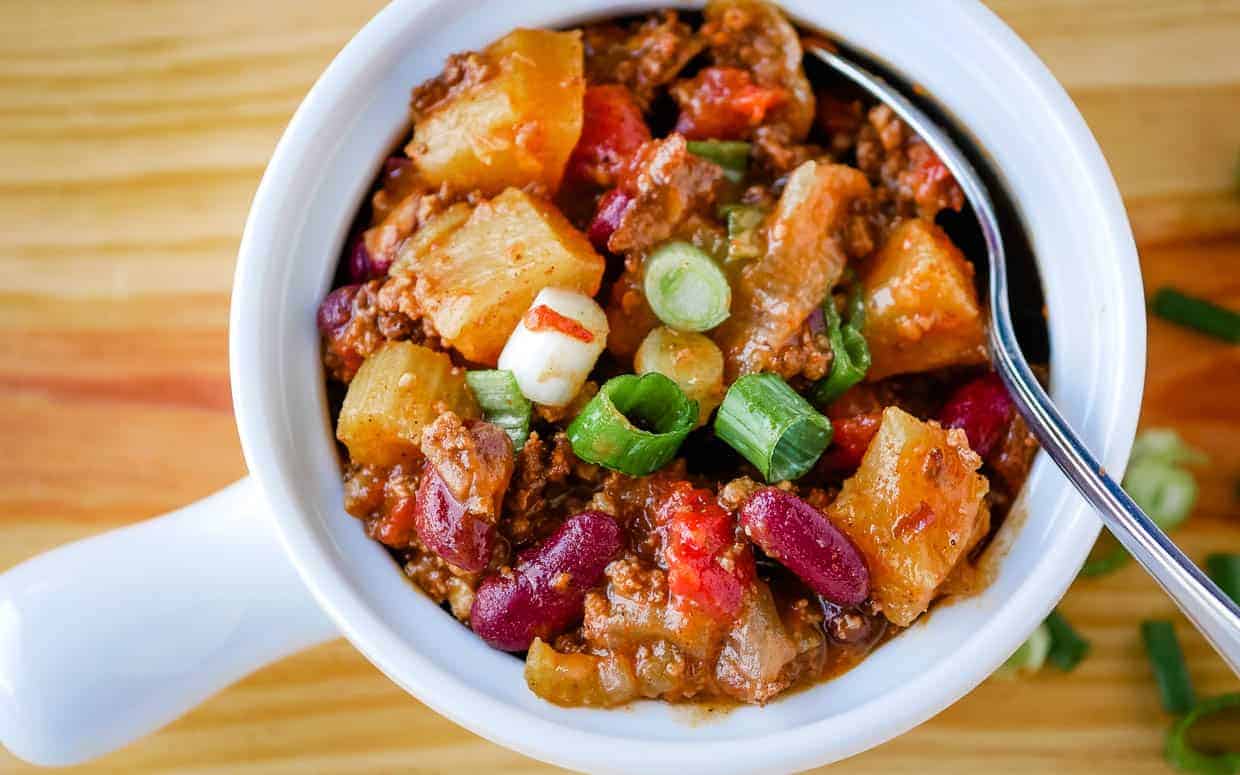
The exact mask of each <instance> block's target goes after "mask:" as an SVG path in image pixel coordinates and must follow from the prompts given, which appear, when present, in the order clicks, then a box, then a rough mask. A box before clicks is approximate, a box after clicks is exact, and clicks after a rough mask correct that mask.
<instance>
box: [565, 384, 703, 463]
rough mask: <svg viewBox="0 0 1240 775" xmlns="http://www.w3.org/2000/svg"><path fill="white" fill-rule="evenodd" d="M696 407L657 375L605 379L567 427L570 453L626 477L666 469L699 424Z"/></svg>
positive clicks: (677, 389)
mask: <svg viewBox="0 0 1240 775" xmlns="http://www.w3.org/2000/svg"><path fill="white" fill-rule="evenodd" d="M697 419H698V405H697V402H696V401H691V400H690V399H688V398H686V397H685V394H684V393H683V392H681V390H680V388H678V387H677V386H676V383H675V382H673V381H672V380H670V379H668V378H667V377H665V376H663V375H662V374H659V373H657V372H651V373H649V374H643V375H642V376H640V377H639V376H636V375H634V374H625V375H624V376H621V377H615V378H613V379H609V380H607V383H606V384H605V385H603V387H602V388H600V389H599V391H598V395H596V396H595V397H594V398H592V399H591V400H590V403H588V404H586V408H585V409H582V410H581V414H579V415H577V417H576V419H574V420H573V421H572V422H571V423H570V424H569V426H568V440H569V442H570V443H571V444H572V445H573V452H575V453H576V455H577V457H579V458H581V459H582V460H584V461H586V462H587V463H597V464H598V465H601V466H606V467H607V468H610V469H612V470H613V471H619V472H621V473H625V474H628V475H630V476H645V475H646V474H649V473H653V472H655V471H657V470H659V469H660V468H662V467H663V466H665V465H667V463H668V461H670V460H671V459H672V458H673V457H675V455H676V450H678V449H680V444H681V442H683V441H684V440H685V436H688V435H689V431H691V430H693V428H694V426H696V425H697Z"/></svg>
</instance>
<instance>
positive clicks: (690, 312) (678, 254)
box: [643, 241, 732, 331]
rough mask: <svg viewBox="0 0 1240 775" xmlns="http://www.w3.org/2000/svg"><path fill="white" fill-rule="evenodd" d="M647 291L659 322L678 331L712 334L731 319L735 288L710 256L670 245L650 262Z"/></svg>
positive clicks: (678, 244)
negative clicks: (709, 332)
mask: <svg viewBox="0 0 1240 775" xmlns="http://www.w3.org/2000/svg"><path fill="white" fill-rule="evenodd" d="M643 273H644V274H645V278H644V280H643V289H644V290H645V292H646V300H647V301H648V302H650V308H651V309H653V310H654V314H655V315H657V316H658V318H659V320H661V321H663V322H664V323H665V324H667V325H668V326H671V327H672V328H674V329H676V330H677V331H708V330H710V329H712V328H714V327H715V326H717V325H719V324H720V323H722V322H723V321H724V320H726V319H727V317H728V311H729V309H730V308H731V306H732V288H731V286H729V285H728V278H727V277H726V276H725V275H724V274H723V270H722V269H720V268H719V265H718V264H716V263H715V262H714V261H712V260H711V258H710V256H708V255H706V254H705V253H703V252H702V251H701V250H698V249H697V248H696V247H694V246H693V245H690V244H689V243H688V242H679V241H674V242H667V243H664V244H663V245H661V246H659V247H658V248H657V249H656V250H655V251H654V252H653V253H651V254H650V256H649V257H648V258H647V259H646V262H645V265H644V266H643Z"/></svg>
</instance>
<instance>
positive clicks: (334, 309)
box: [316, 285, 362, 337]
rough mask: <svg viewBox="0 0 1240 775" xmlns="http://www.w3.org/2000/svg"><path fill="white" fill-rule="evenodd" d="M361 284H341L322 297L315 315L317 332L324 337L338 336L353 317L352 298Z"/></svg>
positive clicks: (355, 295)
mask: <svg viewBox="0 0 1240 775" xmlns="http://www.w3.org/2000/svg"><path fill="white" fill-rule="evenodd" d="M361 287H362V286H361V285H343V286H341V287H339V288H337V289H336V290H334V291H332V292H331V293H329V294H327V297H326V298H325V299H323V301H322V303H320V304H319V312H318V315H317V316H316V319H317V321H318V325H319V333H321V334H322V335H323V336H326V337H335V336H339V335H340V332H341V330H343V329H344V327H345V326H347V325H348V324H349V321H350V320H352V319H353V299H355V298H356V297H357V292H358V290H359V289H360V288H361Z"/></svg>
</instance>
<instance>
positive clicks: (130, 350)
mask: <svg viewBox="0 0 1240 775" xmlns="http://www.w3.org/2000/svg"><path fill="white" fill-rule="evenodd" d="M380 2H381V0H363V1H362V2H358V1H357V0H351V1H349V2H344V1H342V0H337V1H336V2H330V1H329V0H268V1H267V2H253V0H249V1H246V0H199V1H198V2H193V1H192V0H183V1H182V0H163V2H157V3H156V2H148V1H146V0H94V1H93V2H84V1H83V0H40V2H17V1H16V0H13V1H11V2H6V3H3V4H0V330H2V334H0V361H2V362H3V364H4V365H3V369H2V372H0V416H3V417H4V418H5V422H4V423H3V425H2V426H0V428H2V430H0V442H2V444H0V446H3V448H4V449H6V450H7V456H6V461H5V464H4V465H3V467H2V468H0V536H2V538H3V540H0V569H3V568H8V567H11V566H12V565H14V564H16V563H18V562H20V561H21V560H24V559H26V558H27V557H30V556H32V555H34V554H36V553H38V552H41V551H43V550H46V549H50V548H52V547H54V546H57V545H58V544H62V543H65V542H67V541H71V540H73V539H77V538H81V537H84V536H89V535H92V534H95V533H98V532H100V531H102V530H105V529H108V528H111V527H114V526H117V525H123V524H126V523H129V522H132V521H135V520H140V519H144V518H147V517H152V516H155V515H157V514H160V513H162V512H165V511H167V510H169V509H172V508H174V507H176V506H178V505H180V504H184V503H186V502H188V501H191V500H194V499H196V498H199V497H201V496H204V495H206V494H208V493H210V492H212V491H213V490H215V489H217V488H219V487H221V486H223V485H225V484H227V483H229V482H231V481H233V480H234V479H236V478H238V477H240V476H242V475H243V474H244V473H245V468H244V464H243V462H242V459H241V453H240V448H239V445H238V442H237V436H236V431H235V429H234V426H233V419H232V414H231V409H230V399H229V387H228V364H227V345H226V331H225V328H226V323H227V312H228V294H229V285H230V282H231V278H232V268H233V261H234V256H235V254H236V249H237V244H238V240H239V238H240V236H241V229H242V223H243V220H244V217H245V213H246V210H247V208H248V206H249V201H250V198H251V196H252V194H253V192H254V188H255V186H256V185H257V183H258V179H259V176H260V174H261V173H262V170H263V165H264V164H265V162H266V161H267V158H268V155H269V154H270V153H271V150H272V148H273V146H274V144H275V142H276V140H277V138H278V137H279V135H280V132H281V131H282V130H283V128H284V125H285V123H286V122H287V120H288V118H289V116H290V115H291V114H292V111H293V110H294V108H295V107H296V106H297V103H298V101H299V100H300V99H301V98H302V96H303V95H304V93H305V92H306V90H307V89H308V88H309V86H310V84H311V83H312V82H313V80H314V78H315V77H316V76H317V75H318V73H319V72H320V71H321V70H322V69H323V67H324V66H325V65H326V64H327V63H328V61H329V60H330V59H331V57H332V56H333V55H334V54H335V53H336V51H337V50H338V49H339V48H340V46H341V45H343V43H344V42H345V41H346V40H347V39H348V38H349V36H350V35H351V34H352V33H353V32H354V31H355V30H356V29H357V28H358V27H359V26H360V25H361V24H362V23H363V22H364V21H365V20H366V19H367V18H368V17H369V16H370V15H371V14H372V13H373V12H374V11H375V10H376V9H377V8H378V7H379V5H380ZM994 5H995V7H996V10H997V11H998V12H999V13H1000V14H1001V15H1002V16H1003V17H1004V18H1005V19H1006V20H1007V21H1008V22H1009V23H1010V24H1011V25H1012V26H1013V27H1014V28H1015V29H1016V30H1017V32H1019V33H1020V34H1021V35H1022V36H1023V37H1024V38H1025V39H1026V40H1027V41H1028V42H1029V43H1030V45H1032V47H1033V48H1034V49H1035V50H1036V51H1037V52H1038V53H1039V54H1040V55H1041V56H1042V57H1043V58H1044V59H1045V60H1046V62H1047V63H1048V64H1049V65H1050V67H1051V69H1052V70H1054V71H1055V73H1056V75H1057V76H1058V77H1059V78H1060V79H1061V80H1062V81H1063V83H1064V84H1065V85H1066V86H1067V87H1068V89H1069V91H1070V92H1071V93H1072V96H1073V98H1074V99H1075V100H1076V102H1077V104H1078V105H1079V106H1080V108H1081V110H1082V112H1083V113H1084V115H1085V117H1086V118H1087V119H1088V121H1089V123H1090V125H1091V126H1092V127H1093V130H1094V132H1095V133H1096V134H1097V136H1098V139H1099V141H1100V142H1101V144H1102V147H1103V150H1104V151H1105V152H1106V155H1107V158H1108V159H1109V161H1110V163H1111V165H1112V168H1113V169H1114V172H1115V176H1116V178H1117V179H1118V181H1119V184H1120V188H1121V189H1122V190H1123V194H1124V196H1125V200H1126V202H1127V203H1128V206H1129V210H1130V213H1131V216H1132V221H1133V228H1134V230H1135V232H1136V234H1137V236H1138V240H1139V243H1140V246H1141V259H1142V268H1143V271H1144V276H1145V282H1146V286H1147V288H1152V287H1157V286H1159V285H1162V284H1166V283H1174V284H1176V285H1178V286H1180V287H1182V288H1184V289H1186V290H1188V291H1190V292H1195V293H1199V294H1202V295H1204V296H1207V297H1210V298H1213V299H1215V300H1217V301H1219V302H1222V303H1226V304H1229V305H1231V306H1232V307H1240V193H1238V192H1237V186H1238V185H1240V181H1237V175H1238V174H1240V169H1238V164H1240V43H1237V41H1240V2H1237V1H1236V0H1229V1H1227V2H1222V1H1216V2H1210V1H1209V0H1098V1H1097V2H1080V1H1077V0H1002V2H997V3H995V4H994ZM1149 363H1150V369H1149V377H1148V379H1147V383H1146V388H1145V391H1146V392H1145V396H1146V401H1145V409H1144V415H1143V422H1144V424H1146V425H1170V426H1173V427H1175V428H1177V429H1179V430H1180V431H1181V432H1182V433H1183V435H1184V436H1185V437H1187V438H1188V439H1189V440H1190V441H1191V442H1192V443H1194V444H1196V445H1197V446H1199V447H1201V448H1202V449H1204V450H1206V451H1207V452H1208V453H1209V455H1210V457H1211V463H1210V464H1209V465H1208V466H1207V467H1205V468H1204V469H1202V470H1201V471H1200V481H1201V484H1202V497H1201V501H1200V504H1199V506H1198V508H1197V510H1196V513H1195V514H1194V516H1193V517H1192V519H1191V520H1190V522H1189V524H1188V525H1187V526H1186V527H1185V528H1183V529H1182V530H1181V531H1180V532H1179V533H1178V534H1177V538H1178V539H1179V540H1180V541H1181V542H1182V544H1183V545H1184V547H1185V548H1186V550H1187V551H1188V552H1189V554H1190V555H1191V556H1193V557H1196V558H1201V557H1202V556H1203V555H1204V554H1205V553H1206V552H1207V551H1210V550H1229V551H1240V492H1238V491H1237V481H1238V480H1240V402H1238V401H1237V398H1236V396H1237V393H1238V392H1240V348H1238V347H1235V346H1228V345H1225V344H1222V343H1218V342H1214V341H1211V340H1207V339H1205V338H1202V337H1200V336H1197V335H1195V334H1192V333H1189V332H1185V331H1182V330H1178V329H1175V328H1172V327H1171V326H1169V325H1166V324H1164V323H1161V322H1158V321H1155V322H1153V323H1151V325H1150V348H1149ZM187 450H192V451H191V453H190V454H188V455H187V454H185V452H186V451H187ZM1063 608H1064V610H1065V611H1066V613H1067V615H1068V616H1069V617H1070V618H1071V619H1072V620H1073V621H1074V622H1075V623H1077V624H1078V626H1079V627H1080V629H1081V630H1082V631H1083V632H1084V634H1085V635H1086V636H1088V637H1089V638H1090V639H1091V640H1092V641H1093V643H1094V651H1093V653H1092V655H1091V656H1090V657H1089V659H1088V660H1087V661H1086V662H1085V663H1084V664H1083V665H1082V666H1081V668H1080V669H1079V670H1077V671H1076V672H1075V673H1073V674H1071V675H1067V676H1065V675H1058V674H1055V673H1053V672H1050V673H1047V674H1045V675H1041V676H1038V677H1036V678H1034V679H1032V680H1028V681H1024V682H1019V683H1000V682H996V681H990V682H987V683H986V684H983V685H982V686H981V687H979V688H978V689H977V690H976V691H974V692H973V693H972V694H971V695H969V696H968V697H967V698H966V699H964V700H962V701H961V702H959V703H958V704H956V705H955V706H953V707H952V708H950V709H949V710H947V711H945V712H944V713H942V714H941V715H940V716H938V717H937V718H935V719H934V720H932V721H930V722H928V723H926V724H924V725H923V726H921V727H920V728H918V729H917V730H915V731H913V732H911V733H909V734H907V735H905V736H903V737H901V738H899V739H897V740H895V741H892V742H890V743H888V744H886V745H884V746H882V747H880V748H878V749H876V750H873V751H870V752H868V753H865V754H863V755H861V756H858V757H856V758H854V759H852V760H850V761H848V762H847V763H845V764H842V765H840V766H839V767H838V770H839V771H846V772H859V773H868V772H873V773H899V772H917V773H927V772H944V773H947V772H951V773H960V772H995V771H999V770H1002V771H1006V772H1027V773H1034V772H1039V773H1040V772H1045V771H1047V770H1049V769H1050V768H1052V767H1053V768H1054V769H1055V770H1056V771H1057V772H1058V773H1060V774H1061V775H1066V774H1067V773H1085V772H1091V773H1092V772H1103V771H1115V772H1120V771H1123V772H1126V773H1140V772H1161V771H1165V769H1166V765H1164V763H1163V761H1162V758H1161V756H1160V753H1159V752H1160V746H1161V741H1162V733H1163V729H1164V728H1165V726H1166V724H1167V719H1166V718H1165V717H1164V716H1163V714H1162V712H1161V711H1160V709H1159V706H1158V700H1157V694H1156V692H1155V690H1154V687H1153V685H1152V683H1151V678H1150V675H1149V672H1148V668H1147V667H1146V665H1145V662H1144V657H1143V654H1142V650H1141V646H1140V642H1139V639H1138V634H1137V622H1138V621H1139V620H1140V619H1141V618H1144V617H1151V616H1167V615H1171V614H1172V607H1171V604H1170V603H1168V602H1167V601H1166V600H1165V599H1164V598H1163V597H1162V596H1161V595H1160V594H1159V593H1158V591H1157V590H1156V589H1155V587H1154V585H1153V583H1152V582H1150V581H1149V580H1148V579H1147V578H1145V577H1144V576H1143V575H1142V573H1141V572H1140V571H1139V570H1138V569H1136V568H1135V567H1129V568H1127V569H1126V570H1124V571H1122V572H1120V573H1117V574H1115V575H1114V576H1111V577H1109V578H1107V579H1104V580H1100V581H1086V582H1078V583H1077V585H1076V586H1075V587H1074V588H1073V590H1072V591H1071V593H1070V594H1069V596H1068V598H1067V600H1066V601H1065V603H1064V605H1063ZM1179 630H1180V633H1181V635H1182V637H1183V640H1184V644H1185V648H1186V651H1187V655H1188V659H1189V663H1190V669H1191V671H1192V674H1193V678H1194V680H1195V681H1196V683H1197V685H1198V687H1199V689H1200V690H1201V691H1202V692H1203V693H1206V694H1210V693H1215V692H1221V691H1229V690H1236V689H1237V688H1240V685H1238V683H1237V680H1236V679H1235V677H1233V676H1231V675H1229V674H1228V672H1227V669H1226V668H1225V666H1224V665H1223V663H1222V662H1221V661H1220V660H1218V659H1216V658H1215V657H1214V656H1213V655H1212V654H1211V652H1210V651H1209V649H1208V647H1207V646H1206V644H1205V643H1204V642H1203V641H1202V640H1201V639H1200V638H1199V637H1197V636H1196V635H1195V633H1189V632H1188V628H1187V625H1186V624H1184V623H1183V622H1181V624H1180V627H1179ZM483 768H487V769H492V768H494V769H500V768H502V769H503V771H505V772H514V773H516V772H545V771H548V770H549V768H546V767H543V766H542V765H540V764H538V763H537V762H534V761H531V760H529V759H525V758H523V757H521V756H519V755H517V754H514V753H510V752H508V751H506V750H504V749H502V748H499V747H497V746H495V745H492V744H490V743H488V742H486V741H484V740H481V739H480V738H477V737H475V736H474V735H473V734H471V733H469V732H466V731H464V730H463V729H460V728H458V727H456V726H455V725H453V724H451V723H450V722H448V721H445V720H443V719H441V718H439V717H438V716H436V715H435V714H434V713H432V712H431V711H430V710H428V709H427V708H425V707H423V706H422V705H421V704H419V703H418V702H417V701H415V700H413V699H412V698H410V697H409V696H407V695H406V694H404V693H403V692H401V691H400V690H399V689H397V688H396V687H395V686H394V685H393V684H391V683H390V682H389V681H388V680H387V679H385V678H384V677H383V676H382V675H381V674H380V673H379V672H378V671H377V670H376V669H374V668H373V667H371V666H370V665H369V664H368V663H367V662H366V661H365V660H363V659H362V658H361V657H360V656H359V655H358V654H357V653H356V652H355V651H354V650H353V649H352V648H351V647H350V646H349V645H348V644H347V643H345V642H343V641H340V642H335V643H331V644H328V645H325V646H322V647H319V648H316V649H314V650H312V651H309V652H307V653H304V654H301V655H298V656H296V657H293V658H291V659H288V660H285V661H284V662H282V663H280V664H277V665H273V666H271V667H269V668H267V669H265V670H262V671H261V672H259V673H258V674H256V675H254V676H252V677H250V678H248V679H246V680H244V681H242V682H241V683H240V684H238V685H236V686H234V687H232V688H230V689H228V690H226V691H224V692H223V693H221V694H220V695H219V696H217V697H215V698H214V699H212V700H210V701H209V702H207V703H206V704H204V705H203V706H201V707H200V708H198V709H197V710H195V711H193V712H192V713H190V714H189V715H188V716H186V717H185V718H183V719H181V720H180V721H178V722H176V723H174V724H173V725H172V726H170V727H169V728H167V729H166V730H164V731H163V732H161V733H159V734H157V735H155V736H153V737H151V738H149V739H146V740H144V741H142V742H139V743H137V744H135V745H133V746H131V747H130V748H128V749H126V750H123V751H121V752H119V753H115V754H112V755H110V756H108V757H106V758H104V759H102V760H100V761H98V762H96V763H94V764H92V765H89V766H84V767H81V768H79V769H78V770H76V771H79V772H121V771H123V772H141V773H154V772H174V771H175V772H194V773H223V772H230V773H231V772H244V773H282V772H294V771H296V772H333V773H375V772H396V771H412V772H441V771H442V772H447V771H479V770H482V769H483ZM0 770H2V771H5V772H28V771H30V768H27V767H26V766H25V765H22V764H21V763H19V762H18V761H16V760H15V759H13V758H12V757H10V756H9V755H8V754H7V753H5V752H3V751H0Z"/></svg>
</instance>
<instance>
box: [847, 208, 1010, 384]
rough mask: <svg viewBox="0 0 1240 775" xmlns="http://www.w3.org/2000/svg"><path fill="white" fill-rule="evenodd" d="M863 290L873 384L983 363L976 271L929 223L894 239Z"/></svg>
mask: <svg viewBox="0 0 1240 775" xmlns="http://www.w3.org/2000/svg"><path fill="white" fill-rule="evenodd" d="M862 282H863V283H864V285H865V291H866V302H865V340H866V342H867V343H868V344H869V346H870V355H871V357H872V358H873V363H872V365H871V366H870V370H869V373H867V375H866V378H867V379H869V380H870V381H874V380H878V379H882V378H883V377H887V376H890V375H892V374H907V373H909V372H915V371H929V370H930V369H937V368H942V367H944V366H956V365H966V364H974V363H984V362H985V361H986V346H985V343H986V328H985V325H984V324H983V322H982V310H981V306H980V305H979V304H978V301H977V291H976V289H975V288H974V287H973V265H972V264H970V263H969V262H968V261H966V260H965V257H964V255H963V254H961V252H960V250H959V249H958V248H957V247H956V246H955V245H953V244H952V241H951V239H950V238H949V237H948V236H947V235H946V234H945V233H943V230H942V229H940V228H939V227H937V226H935V225H934V224H933V223H930V222H928V221H923V220H920V219H915V220H910V221H906V222H905V223H904V224H903V225H901V226H900V227H899V228H897V229H896V230H895V231H894V232H892V234H891V236H890V237H889V238H888V239H887V242H886V243H885V244H884V245H883V247H882V249H881V250H880V251H879V252H878V255H877V256H876V257H875V258H874V261H873V263H872V264H870V266H869V268H868V271H867V272H866V273H865V276H864V277H862Z"/></svg>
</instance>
